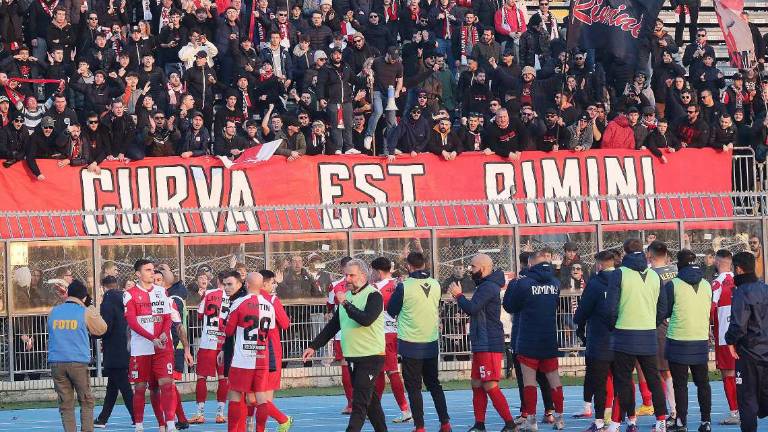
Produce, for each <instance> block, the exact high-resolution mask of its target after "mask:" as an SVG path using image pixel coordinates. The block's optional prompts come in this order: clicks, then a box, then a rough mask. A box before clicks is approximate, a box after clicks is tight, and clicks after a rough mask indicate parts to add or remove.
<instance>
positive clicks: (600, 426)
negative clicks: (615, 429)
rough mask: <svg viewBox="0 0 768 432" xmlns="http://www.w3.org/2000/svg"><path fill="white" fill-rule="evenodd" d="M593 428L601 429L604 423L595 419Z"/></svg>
mask: <svg viewBox="0 0 768 432" xmlns="http://www.w3.org/2000/svg"><path fill="white" fill-rule="evenodd" d="M595 426H597V428H598V429H602V428H604V427H605V421H603V419H595Z"/></svg>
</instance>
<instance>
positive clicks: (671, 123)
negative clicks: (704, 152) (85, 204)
mask: <svg viewBox="0 0 768 432" xmlns="http://www.w3.org/2000/svg"><path fill="white" fill-rule="evenodd" d="M549 1H550V0H539V1H538V5H537V7H536V8H535V9H532V10H529V9H528V7H527V5H526V2H525V1H522V0H503V1H500V2H497V1H496V0H474V1H471V2H470V1H469V0H460V1H458V2H455V1H452V0H432V1H430V0H421V1H418V0H411V1H408V2H405V1H403V2H400V1H398V0H380V1H371V0H356V1H349V0H304V1H303V2H302V1H298V2H297V1H294V0H291V1H286V2H285V3H281V2H279V1H276V0H254V1H253V2H250V1H242V0H217V1H215V2H211V1H209V0H181V1H178V0H146V1H126V0H110V1H93V2H89V1H87V0H34V1H30V0H4V1H2V4H0V23H1V25H0V43H1V45H0V126H1V128H0V158H4V159H6V161H5V162H4V166H6V167H8V166H11V165H13V164H14V163H16V162H19V161H25V162H26V163H27V164H28V165H29V168H30V170H31V171H32V173H33V174H34V175H35V176H36V177H37V178H38V179H39V180H43V179H45V173H44V172H42V171H41V170H40V168H39V166H38V164H37V163H36V160H37V159H41V158H54V159H59V160H60V162H59V165H60V166H66V165H73V166H87V167H88V169H89V170H91V171H94V172H98V170H99V164H101V163H102V162H103V161H105V160H119V161H123V162H129V161H133V160H140V159H143V158H145V157H153V156H169V155H176V156H181V157H183V158H190V157H197V156H202V155H206V154H215V155H221V156H227V157H231V158H236V157H238V156H239V155H240V154H241V153H242V152H243V151H244V150H245V149H247V148H249V147H252V146H254V145H256V144H258V143H263V142H267V141H273V140H280V141H281V142H280V146H279V148H278V150H277V154H279V155H283V156H286V157H288V159H289V160H295V159H297V158H299V157H303V156H305V155H306V156H310V155H318V154H329V155H330V154H342V153H343V154H361V153H363V154H376V155H386V156H387V157H388V158H390V159H392V158H394V157H395V156H396V155H397V154H412V155H416V154H418V153H423V152H429V153H434V154H436V155H438V156H441V157H443V158H444V159H447V160H451V159H453V158H455V157H456V155H458V154H460V153H461V152H463V151H483V152H486V153H487V154H493V153H495V154H498V155H500V156H502V157H505V158H518V157H519V156H520V152H522V151H526V150H534V149H535V150H542V151H556V150H565V149H568V150H574V151H581V150H586V149H597V148H603V149H613V148H626V149H647V151H650V152H652V153H653V154H654V155H656V156H657V157H659V158H661V160H662V161H664V160H666V156H665V155H666V153H667V152H673V151H675V150H677V149H679V148H682V147H692V148H701V147H712V148H716V149H721V150H724V151H728V150H730V149H732V148H733V147H734V146H748V147H754V148H755V150H756V153H757V156H758V159H759V160H764V158H765V153H766V150H767V149H768V146H767V145H766V143H767V141H766V140H767V139H768V123H766V101H768V80H766V79H765V77H766V75H765V72H764V71H763V65H764V61H765V51H766V49H765V45H766V38H765V37H763V36H761V34H760V31H759V29H758V28H757V27H756V26H754V25H751V27H750V28H751V30H752V38H753V40H754V44H755V47H756V50H755V58H754V59H752V60H753V61H752V64H753V66H752V67H750V68H749V69H747V70H742V71H740V72H737V73H735V74H734V75H733V76H732V77H730V80H729V81H726V77H725V76H724V74H723V72H722V71H721V70H719V69H718V68H717V67H716V58H715V51H714V48H713V46H712V45H710V43H709V42H708V36H707V31H706V29H705V28H699V27H697V19H698V9H699V2H698V1H693V2H690V1H688V2H686V1H680V2H677V3H675V2H673V3H675V5H677V6H679V7H678V12H679V13H680V22H681V23H682V24H678V26H677V30H676V32H675V36H674V38H673V37H672V36H671V35H670V34H669V33H668V32H667V30H666V29H664V26H663V23H662V22H661V21H660V20H658V21H657V22H656V25H655V28H654V30H653V32H650V34H649V35H647V37H644V38H643V39H642V40H641V41H640V43H639V46H640V49H639V63H638V66H637V67H629V66H628V65H627V64H625V63H622V62H621V61H618V60H617V59H614V58H610V57H609V56H608V54H606V53H602V52H598V53H596V52H595V51H594V50H586V51H585V50H580V49H578V48H575V49H572V50H568V51H567V50H566V32H565V25H564V23H563V22H561V21H560V20H558V18H557V17H556V16H555V14H553V13H552V12H551V11H550V10H549V8H550V3H549ZM678 3H679V4H678ZM687 16H689V19H690V20H691V23H690V24H689V34H688V36H689V37H690V40H688V41H686V42H688V43H687V44H684V43H683V34H684V25H685V22H686V17H687ZM744 17H745V19H748V16H747V14H746V13H745V14H744ZM564 21H567V17H566V20H564ZM382 116H383V117H384V121H383V122H382V121H381V119H382Z"/></svg>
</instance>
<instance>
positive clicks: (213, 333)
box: [189, 284, 229, 424]
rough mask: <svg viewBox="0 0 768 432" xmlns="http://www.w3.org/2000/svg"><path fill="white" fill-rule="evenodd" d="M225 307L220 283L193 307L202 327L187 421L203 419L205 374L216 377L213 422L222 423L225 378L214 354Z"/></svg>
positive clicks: (219, 343)
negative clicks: (193, 406) (192, 405)
mask: <svg viewBox="0 0 768 432" xmlns="http://www.w3.org/2000/svg"><path fill="white" fill-rule="evenodd" d="M228 311H229V296H228V295H227V293H226V292H225V291H224V286H223V284H217V286H216V288H213V289H209V290H207V291H206V292H205V295H204V297H203V299H202V300H201V301H200V305H199V306H198V308H197V318H198V319H199V320H202V322H203V329H202V332H201V334H200V341H199V342H200V348H199V349H198V350H197V368H196V372H197V384H196V385H195V399H196V401H197V413H196V414H195V415H194V416H192V418H190V419H189V423H190V424H202V423H205V400H206V398H207V397H208V386H207V385H206V381H207V378H208V377H212V378H216V377H218V379H219V386H218V388H217V389H216V401H217V402H218V407H217V411H216V423H225V422H226V417H225V416H224V404H225V403H226V401H227V392H228V391H229V381H228V380H227V377H225V376H224V364H223V363H220V362H218V356H219V353H220V352H221V348H222V345H223V344H224V322H225V318H226V316H227V313H228Z"/></svg>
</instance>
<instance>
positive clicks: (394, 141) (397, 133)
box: [369, 106, 431, 162]
mask: <svg viewBox="0 0 768 432" xmlns="http://www.w3.org/2000/svg"><path fill="white" fill-rule="evenodd" d="M369 126H370V125H369ZM430 127H431V124H430V121H429V120H428V119H426V118H424V117H423V116H422V113H421V108H420V107H418V106H415V107H413V108H411V112H410V117H409V118H408V119H407V120H401V121H400V124H399V125H397V127H396V128H395V129H394V130H393V132H392V133H391V134H390V136H389V138H388V139H387V140H386V141H387V146H386V152H385V155H387V159H388V160H389V161H390V162H392V161H394V160H395V156H396V155H399V154H410V155H411V157H416V155H418V154H419V153H422V152H424V151H425V150H426V149H427V141H428V139H429V136H430Z"/></svg>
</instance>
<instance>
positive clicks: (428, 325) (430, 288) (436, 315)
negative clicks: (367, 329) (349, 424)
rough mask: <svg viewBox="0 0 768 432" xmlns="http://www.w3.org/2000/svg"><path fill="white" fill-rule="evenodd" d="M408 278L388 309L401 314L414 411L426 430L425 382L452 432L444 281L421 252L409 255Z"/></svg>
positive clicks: (400, 338) (445, 431)
mask: <svg viewBox="0 0 768 432" xmlns="http://www.w3.org/2000/svg"><path fill="white" fill-rule="evenodd" d="M405 262H406V263H407V264H408V271H409V274H408V277H407V278H406V279H405V280H403V281H402V282H400V283H399V284H398V285H397V288H395V292H394V293H392V297H391V298H390V299H389V305H388V307H387V312H388V313H389V315H391V316H393V317H397V348H398V351H399V353H400V357H401V358H402V363H403V379H404V381H405V388H406V389H407V390H408V400H409V401H410V402H411V411H412V412H413V423H414V424H413V425H414V426H415V429H414V430H415V431H416V432H423V431H424V430H425V429H424V400H423V399H422V397H421V383H422V381H423V382H424V385H425V386H426V387H427V390H429V393H430V394H431V395H432V401H433V402H434V403H435V410H436V411H437V416H438V418H439V419H440V432H450V431H451V423H450V420H451V418H450V417H449V416H448V405H447V404H446V402H445V393H444V392H443V387H442V386H441V385H440V379H439V378H438V366H439V364H438V363H439V362H438V358H439V355H440V347H439V346H438V338H439V336H440V329H439V327H438V326H439V324H440V283H439V282H437V281H436V280H435V279H434V278H432V277H430V276H429V272H428V271H427V269H426V259H425V258H424V254H423V253H421V252H411V253H409V254H408V256H407V257H406V258H405Z"/></svg>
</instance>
